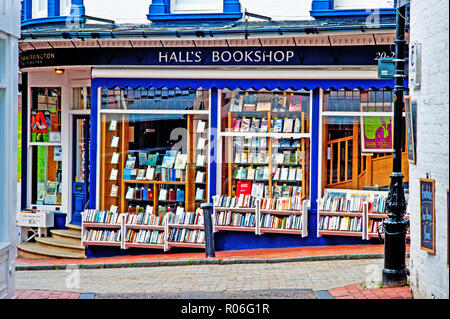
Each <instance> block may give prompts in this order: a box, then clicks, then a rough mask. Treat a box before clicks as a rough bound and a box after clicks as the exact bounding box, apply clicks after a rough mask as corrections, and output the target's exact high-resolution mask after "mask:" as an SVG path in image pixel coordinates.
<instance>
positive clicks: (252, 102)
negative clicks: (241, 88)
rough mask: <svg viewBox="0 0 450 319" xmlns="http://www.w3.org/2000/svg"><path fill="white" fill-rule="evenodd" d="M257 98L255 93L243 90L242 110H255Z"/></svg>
mask: <svg viewBox="0 0 450 319" xmlns="http://www.w3.org/2000/svg"><path fill="white" fill-rule="evenodd" d="M257 99H258V96H257V95H256V93H249V92H245V95H244V105H243V111H255V110H256V102H257Z"/></svg>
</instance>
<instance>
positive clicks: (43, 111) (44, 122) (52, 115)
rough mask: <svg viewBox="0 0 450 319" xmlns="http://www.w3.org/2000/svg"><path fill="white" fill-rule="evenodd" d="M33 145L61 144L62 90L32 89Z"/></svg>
mask: <svg viewBox="0 0 450 319" xmlns="http://www.w3.org/2000/svg"><path fill="white" fill-rule="evenodd" d="M30 118H31V123H30V124H31V133H30V135H31V136H30V138H31V142H32V143H35V142H37V143H60V142H61V89H60V88H31V112H30Z"/></svg>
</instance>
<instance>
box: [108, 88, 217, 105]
mask: <svg viewBox="0 0 450 319" xmlns="http://www.w3.org/2000/svg"><path fill="white" fill-rule="evenodd" d="M102 109H122V110H180V111H181V110H196V111H200V110H202V111H203V110H208V109H209V90H205V89H202V88H199V89H197V90H194V89H178V88H176V89H168V88H161V89H157V88H154V87H150V88H148V89H144V88H136V89H132V88H125V89H119V88H110V89H108V88H105V87H102Z"/></svg>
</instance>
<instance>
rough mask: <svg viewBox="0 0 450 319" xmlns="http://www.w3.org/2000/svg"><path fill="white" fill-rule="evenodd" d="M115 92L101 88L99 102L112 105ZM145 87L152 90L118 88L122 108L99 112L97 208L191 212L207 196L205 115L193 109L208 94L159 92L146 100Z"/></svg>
mask: <svg viewBox="0 0 450 319" xmlns="http://www.w3.org/2000/svg"><path fill="white" fill-rule="evenodd" d="M120 91H121V90H116V89H112V90H109V89H103V90H102V92H103V93H104V94H103V98H104V100H103V102H104V103H105V105H108V106H113V105H116V104H115V103H116V102H113V101H112V100H111V97H112V96H119V97H120V96H121V95H122V94H121V93H119V95H116V94H117V92H120ZM148 91H151V92H153V93H154V92H155V90H145V94H144V95H143V94H141V93H142V91H139V90H137V91H135V90H129V91H128V90H127V89H126V90H123V91H122V93H123V96H122V97H121V98H120V99H123V101H125V102H126V105H127V108H121V110H119V111H117V112H114V113H111V110H108V112H106V113H101V127H100V129H101V149H100V163H101V168H100V169H101V194H100V207H101V209H105V210H110V211H119V212H137V211H146V212H149V213H153V214H158V215H160V214H165V213H166V212H169V211H171V212H175V211H177V210H180V209H181V210H185V211H187V212H193V211H195V210H196V208H198V207H200V204H201V203H202V202H205V201H206V200H207V191H208V187H207V185H208V176H207V174H208V163H209V159H208V154H209V153H208V148H209V143H208V141H209V137H208V136H209V129H208V123H209V120H208V119H209V114H208V112H203V111H200V110H199V109H200V105H203V107H202V109H203V110H204V109H205V107H207V105H208V104H209V92H208V91H204V90H202V89H199V90H178V89H174V90H165V91H164V94H165V97H164V98H162V97H161V95H160V94H158V95H155V94H154V95H153V99H152V98H150V97H149V95H148V94H147V93H148ZM130 92H132V93H130ZM136 92H139V93H136ZM159 92H162V90H159ZM182 92H184V93H182ZM143 96H145V97H143ZM196 98H197V99H201V101H196ZM155 100H156V101H155ZM119 105H123V104H122V101H121V102H119ZM194 105H198V107H197V108H196V109H195V110H196V111H193V107H194ZM128 107H129V108H128ZM158 107H161V109H158ZM112 109H114V107H113V108H112ZM130 109H132V110H133V111H132V112H129V110H130ZM136 109H142V112H136V111H135V110H136ZM164 110H170V112H168V113H166V114H165V113H164Z"/></svg>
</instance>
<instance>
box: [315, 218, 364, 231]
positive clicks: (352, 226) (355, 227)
mask: <svg viewBox="0 0 450 319" xmlns="http://www.w3.org/2000/svg"><path fill="white" fill-rule="evenodd" d="M319 229H320V230H338V231H362V218H361V217H349V216H321V217H320V219H319Z"/></svg>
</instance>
